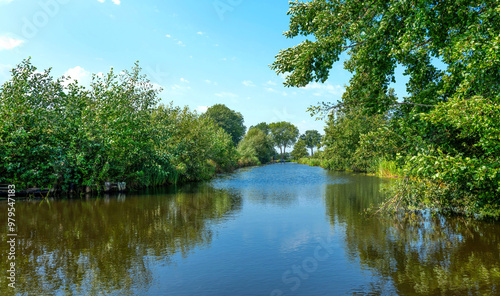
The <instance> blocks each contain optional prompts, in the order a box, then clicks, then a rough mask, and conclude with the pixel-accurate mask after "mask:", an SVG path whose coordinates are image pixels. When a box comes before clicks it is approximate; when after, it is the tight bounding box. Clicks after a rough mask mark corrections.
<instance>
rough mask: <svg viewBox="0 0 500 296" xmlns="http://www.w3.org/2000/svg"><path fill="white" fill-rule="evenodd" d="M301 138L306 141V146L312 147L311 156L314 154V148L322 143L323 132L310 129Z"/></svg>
mask: <svg viewBox="0 0 500 296" xmlns="http://www.w3.org/2000/svg"><path fill="white" fill-rule="evenodd" d="M300 138H301V139H302V140H303V141H304V142H305V144H306V147H307V148H309V149H311V156H314V152H313V148H314V147H317V146H318V145H319V144H320V143H321V134H320V133H319V132H318V131H317V130H308V131H306V132H305V134H303V135H302V136H300Z"/></svg>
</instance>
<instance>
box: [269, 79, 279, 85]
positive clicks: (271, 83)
mask: <svg viewBox="0 0 500 296" xmlns="http://www.w3.org/2000/svg"><path fill="white" fill-rule="evenodd" d="M266 85H278V84H277V83H276V82H274V81H271V80H269V81H268V82H266Z"/></svg>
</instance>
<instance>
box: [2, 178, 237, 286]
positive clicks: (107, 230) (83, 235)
mask: <svg viewBox="0 0 500 296" xmlns="http://www.w3.org/2000/svg"><path fill="white" fill-rule="evenodd" d="M240 207H241V198H240V197H238V196H234V195H230V194H229V193H228V192H226V191H224V190H216V189H213V188H211V187H209V186H207V185H203V184H201V185H192V186H184V187H182V189H181V190H179V191H177V192H172V193H170V194H168V195H157V194H155V195H152V196H134V197H128V198H127V199H126V202H121V201H120V200H118V199H116V198H107V199H88V200H86V201H80V200H62V201H51V202H50V203H47V202H17V203H16V218H17V219H16V220H17V221H16V225H17V233H18V246H17V257H16V274H17V278H16V280H17V283H16V292H17V293H20V294H30V295H31V294H36V295H54V294H68V295H73V294H78V295H100V294H115V293H117V294H119V295H130V294H133V293H134V291H135V292H137V291H145V290H147V289H148V288H149V287H150V286H151V285H152V283H153V272H152V271H151V267H150V265H152V263H155V262H156V263H158V262H165V263H166V264H169V263H170V261H171V257H172V255H173V254H175V253H180V254H182V256H187V254H188V253H189V252H190V251H191V250H193V249H194V248H195V247H204V246H207V245H209V244H210V243H211V241H212V236H213V233H212V230H211V227H210V223H217V222H218V221H221V220H224V219H225V218H226V217H228V216H229V215H232V214H234V213H235V212H236V211H239V210H240ZM0 211H2V212H7V209H6V204H0ZM5 220H6V219H5ZM6 229H7V225H6V221H4V219H2V220H1V221H0V231H2V233H1V235H2V236H3V237H6V233H5V231H6ZM7 248H8V245H7V244H2V245H1V246H0V252H1V253H2V256H3V255H4V254H7V253H8V250H7ZM7 264H8V262H7V260H2V261H1V262H0V268H1V269H2V270H7V269H8V267H7ZM0 285H1V286H2V287H7V281H6V277H4V276H2V277H0ZM2 290H3V288H2ZM10 292H12V291H10Z"/></svg>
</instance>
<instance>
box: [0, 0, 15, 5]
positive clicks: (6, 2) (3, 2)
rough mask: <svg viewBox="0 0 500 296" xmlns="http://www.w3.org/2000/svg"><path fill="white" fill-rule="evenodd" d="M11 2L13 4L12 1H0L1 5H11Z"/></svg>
mask: <svg viewBox="0 0 500 296" xmlns="http://www.w3.org/2000/svg"><path fill="white" fill-rule="evenodd" d="M10 2H12V0H0V5H2V4H9V3H10Z"/></svg>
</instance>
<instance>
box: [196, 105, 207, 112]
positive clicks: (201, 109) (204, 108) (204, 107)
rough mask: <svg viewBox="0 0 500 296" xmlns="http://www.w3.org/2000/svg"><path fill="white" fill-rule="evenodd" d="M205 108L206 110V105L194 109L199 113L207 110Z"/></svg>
mask: <svg viewBox="0 0 500 296" xmlns="http://www.w3.org/2000/svg"><path fill="white" fill-rule="evenodd" d="M207 110H208V106H198V107H197V108H196V111H198V112H200V113H205V112H207Z"/></svg>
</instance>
